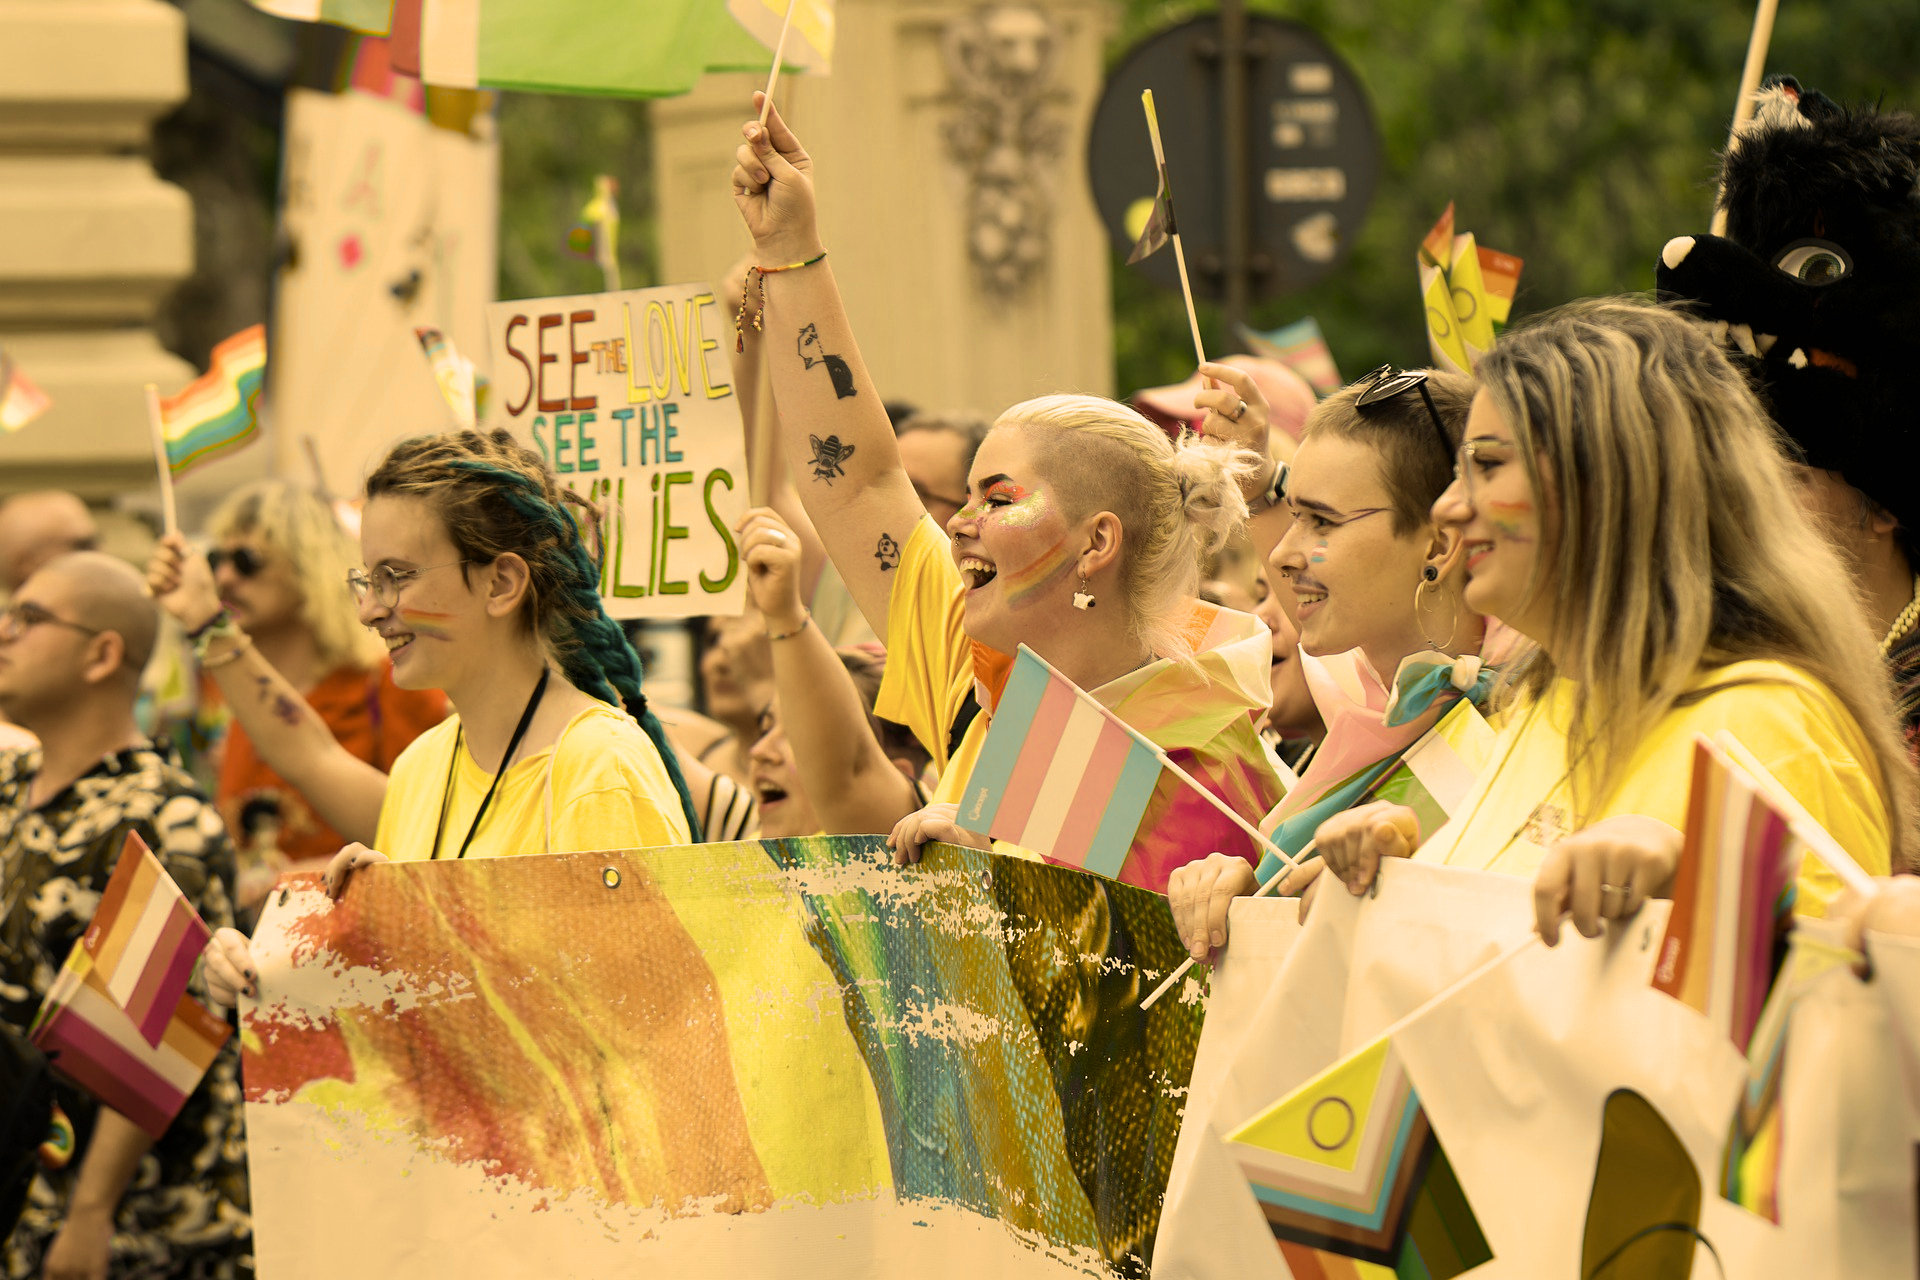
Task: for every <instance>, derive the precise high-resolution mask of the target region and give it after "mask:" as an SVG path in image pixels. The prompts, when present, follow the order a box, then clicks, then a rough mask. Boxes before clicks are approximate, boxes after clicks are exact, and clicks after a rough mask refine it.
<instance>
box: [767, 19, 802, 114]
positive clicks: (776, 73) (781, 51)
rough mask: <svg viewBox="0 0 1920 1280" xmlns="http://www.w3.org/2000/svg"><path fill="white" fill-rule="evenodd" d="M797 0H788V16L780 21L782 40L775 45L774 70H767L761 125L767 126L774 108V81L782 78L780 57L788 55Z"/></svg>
mask: <svg viewBox="0 0 1920 1280" xmlns="http://www.w3.org/2000/svg"><path fill="white" fill-rule="evenodd" d="M794 3H795V0H787V16H786V17H785V18H784V19H782V20H781V22H780V40H779V42H778V43H777V44H775V45H774V46H773V70H771V71H769V72H767V92H766V95H765V100H764V101H763V102H761V104H760V127H761V128H762V129H765V128H766V127H767V113H768V112H770V111H772V110H773V83H774V81H776V80H778V79H779V78H780V59H781V58H783V57H785V56H786V52H787V32H788V31H791V30H792V29H793V6H794Z"/></svg>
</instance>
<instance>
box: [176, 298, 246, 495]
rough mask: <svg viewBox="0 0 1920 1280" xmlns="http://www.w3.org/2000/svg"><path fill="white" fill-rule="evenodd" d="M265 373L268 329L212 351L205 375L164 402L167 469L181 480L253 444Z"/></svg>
mask: <svg viewBox="0 0 1920 1280" xmlns="http://www.w3.org/2000/svg"><path fill="white" fill-rule="evenodd" d="M266 371H267V327H266V326H265V325H263V324H256V325H250V326H249V327H247V328H245V329H242V330H241V331H240V332H238V333H236V334H234V335H233V336H232V337H231V338H228V339H227V340H226V341H224V342H222V343H220V344H219V345H218V346H216V347H215V348H214V349H213V359H212V360H211V362H209V364H208V366H207V371H206V372H205V373H203V374H201V375H200V376H199V377H198V378H195V379H194V380H193V381H192V382H189V383H188V384H187V385H186V386H185V387H184V388H183V389H182V390H181V391H180V392H179V393H178V394H177V395H172V396H162V397H160V426H161V430H162V433H163V436H164V438H165V441H166V456H167V468H168V470H170V471H171V472H172V473H173V474H174V475H176V476H178V475H183V474H185V473H186V472H187V470H188V469H189V468H191V467H193V466H194V465H195V464H197V463H200V462H204V461H206V460H207V459H209V458H212V457H216V456H218V455H219V454H222V453H225V452H227V451H228V450H230V449H237V448H239V447H240V446H241V445H243V444H246V443H247V442H248V441H249V440H251V439H253V437H254V434H255V432H257V431H258V430H259V429H260V420H259V416H258V413H257V409H258V406H259V400H260V390H261V387H262V386H263V385H264V384H265V382H266Z"/></svg>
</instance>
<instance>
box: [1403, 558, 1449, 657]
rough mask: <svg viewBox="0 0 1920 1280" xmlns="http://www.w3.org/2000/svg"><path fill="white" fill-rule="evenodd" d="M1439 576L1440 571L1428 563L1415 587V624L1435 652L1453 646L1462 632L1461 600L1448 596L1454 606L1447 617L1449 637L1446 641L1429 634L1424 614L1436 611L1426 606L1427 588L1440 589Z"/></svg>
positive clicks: (1444, 650) (1423, 638) (1421, 636)
mask: <svg viewBox="0 0 1920 1280" xmlns="http://www.w3.org/2000/svg"><path fill="white" fill-rule="evenodd" d="M1439 576H1440V575H1439V573H1438V572H1436V571H1435V569H1434V567H1433V566H1432V565H1428V566H1427V568H1426V571H1425V572H1424V573H1423V574H1421V577H1420V582H1419V584H1418V585H1416V586H1415V587H1414V589H1413V625H1414V626H1416V627H1418V628H1420V638H1421V639H1422V640H1425V641H1426V642H1427V648H1429V649H1432V650H1433V651H1434V652H1435V653H1445V652H1446V651H1447V650H1448V649H1451V648H1452V647H1453V641H1454V638H1455V637H1456V636H1457V635H1459V633H1460V601H1459V600H1458V599H1456V598H1454V597H1453V596H1448V597H1447V600H1448V602H1449V603H1450V604H1451V605H1452V607H1453V608H1452V615H1451V616H1450V617H1449V618H1448V619H1447V638H1446V640H1445V641H1439V640H1435V639H1434V638H1433V637H1432V636H1430V635H1428V634H1427V624H1426V620H1425V618H1424V617H1423V616H1422V615H1423V614H1425V613H1430V612H1434V611H1433V610H1431V609H1428V608H1427V607H1426V603H1425V596H1426V592H1427V589H1428V588H1430V587H1431V588H1433V589H1434V590H1436V591H1437V590H1439V583H1438V579H1439Z"/></svg>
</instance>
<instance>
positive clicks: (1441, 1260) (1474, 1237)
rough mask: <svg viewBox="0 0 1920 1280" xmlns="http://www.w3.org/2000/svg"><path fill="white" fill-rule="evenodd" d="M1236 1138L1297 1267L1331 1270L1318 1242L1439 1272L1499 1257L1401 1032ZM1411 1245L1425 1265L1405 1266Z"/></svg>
mask: <svg viewBox="0 0 1920 1280" xmlns="http://www.w3.org/2000/svg"><path fill="white" fill-rule="evenodd" d="M1226 1141H1227V1150H1228V1152H1229V1153H1230V1154H1231V1156H1232V1158H1233V1159H1234V1160H1235V1161H1236V1162H1237V1163H1238V1164H1239V1166H1240V1171H1241V1173H1242V1175H1244V1176H1245V1178H1246V1179H1247V1185H1248V1186H1249V1187H1250V1188H1251V1189H1252V1191H1253V1194H1254V1199H1255V1200H1256V1201H1257V1202H1258V1203H1259V1206H1260V1212H1261V1215H1262V1216H1263V1217H1265V1218H1266V1220H1267V1226H1268V1228H1269V1229H1270V1230H1271V1231H1272V1232H1273V1234H1274V1237H1275V1239H1276V1240H1277V1241H1279V1242H1280V1249H1281V1252H1282V1254H1283V1255H1284V1256H1285V1257H1286V1258H1287V1261H1288V1263H1289V1266H1290V1268H1291V1269H1293V1270H1294V1272H1295V1273H1296V1274H1300V1273H1302V1272H1303V1271H1305V1272H1306V1273H1307V1274H1316V1273H1318V1272H1319V1271H1320V1268H1319V1267H1318V1266H1317V1265H1315V1264H1314V1260H1313V1258H1312V1257H1311V1251H1312V1250H1316V1249H1323V1250H1326V1251H1327V1252H1328V1253H1332V1254H1335V1255H1338V1256H1340V1257H1345V1258H1354V1259H1358V1260H1360V1261H1363V1262H1370V1263H1373V1264H1374V1265H1376V1266H1383V1267H1393V1268H1395V1269H1396V1270H1398V1271H1399V1273H1400V1274H1401V1275H1408V1274H1417V1275H1421V1276H1428V1277H1432V1280H1446V1278H1448V1277H1452V1276H1457V1275H1461V1274H1464V1273H1465V1272H1467V1271H1470V1270H1472V1269H1473V1268H1474V1267H1477V1266H1479V1265H1481V1264H1482V1263H1485V1262H1490V1261H1492V1259H1493V1250H1492V1249H1491V1248H1490V1247H1489V1246H1488V1244H1487V1238H1486V1234H1485V1233H1484V1232H1483V1231H1482V1230H1481V1227H1480V1223H1479V1220H1478V1219H1477V1218H1476V1217H1475V1216H1474V1213H1473V1208H1472V1206H1471V1205H1470V1204H1469V1203H1468V1202H1467V1197H1466V1194H1465V1192H1463V1191H1462V1190H1461V1187H1460V1181H1459V1179H1458V1178H1457V1177H1456V1176H1455V1175H1454V1172H1453V1166H1452V1164H1451V1163H1450V1162H1449V1161H1448V1159H1447V1153H1446V1151H1445V1150H1444V1149H1443V1148H1442V1147H1441V1145H1440V1140H1439V1138H1438V1137H1437V1136H1436V1135H1435V1133H1434V1131H1433V1128H1432V1126H1431V1125H1430V1124H1429V1123H1428V1121H1427V1115H1426V1109H1425V1108H1424V1107H1423V1106H1422V1105H1421V1102H1420V1094H1419V1092H1418V1091H1417V1090H1416V1089H1415V1088H1414V1084H1413V1080H1412V1079H1411V1078H1410V1077H1409V1076H1408V1074H1407V1070H1406V1067H1405V1066H1404V1065H1403V1064H1402V1063H1401V1061H1400V1055H1399V1054H1398V1053H1397V1052H1396V1051H1395V1049H1394V1045H1393V1041H1392V1040H1391V1038H1385V1037H1383V1038H1382V1039H1379V1040H1376V1041H1374V1042H1373V1043H1372V1044H1370V1045H1368V1046H1367V1047H1366V1048H1364V1049H1362V1050H1360V1051H1359V1052H1358V1053H1355V1054H1353V1055H1352V1056H1350V1057H1348V1058H1345V1059H1343V1060H1342V1061H1340V1062H1338V1063H1335V1064H1334V1065H1333V1066H1332V1067H1330V1068H1328V1069H1327V1070H1326V1071H1325V1072H1323V1073H1321V1074H1320V1075H1319V1076H1317V1077H1315V1078H1314V1079H1312V1080H1309V1081H1308V1082H1307V1083H1306V1084H1304V1085H1301V1086H1300V1088H1299V1089H1297V1090H1295V1091H1294V1092H1293V1093H1291V1094H1288V1095H1287V1096H1286V1097H1284V1098H1282V1099H1280V1101H1278V1102H1276V1103H1274V1104H1273V1105H1272V1106H1271V1107H1268V1108H1267V1109H1266V1110H1265V1111H1263V1112H1261V1113H1260V1114H1259V1115H1257V1116H1255V1117H1254V1118H1253V1119H1251V1120H1249V1121H1248V1122H1247V1123H1246V1124H1244V1125H1242V1126H1241V1127H1240V1128H1238V1129H1236V1130H1234V1131H1233V1132H1232V1133H1230V1134H1228V1135H1227V1139H1226ZM1409 1249H1411V1250H1412V1252H1413V1253H1414V1254H1415V1257H1416V1259H1417V1261H1418V1263H1419V1264H1420V1265H1419V1268H1418V1270H1416V1271H1413V1272H1409V1271H1407V1270H1405V1269H1402V1268H1401V1267H1400V1262H1401V1259H1402V1254H1403V1253H1404V1252H1406V1251H1408V1250H1409ZM1296 1251H1297V1252H1296ZM1309 1266H1311V1267H1312V1269H1311V1270H1307V1267H1309Z"/></svg>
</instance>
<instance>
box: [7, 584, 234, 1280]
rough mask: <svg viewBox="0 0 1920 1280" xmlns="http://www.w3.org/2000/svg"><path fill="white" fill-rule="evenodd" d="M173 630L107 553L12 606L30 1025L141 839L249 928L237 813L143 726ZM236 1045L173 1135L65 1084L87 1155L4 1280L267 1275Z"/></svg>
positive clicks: (15, 889) (10, 687)
mask: <svg viewBox="0 0 1920 1280" xmlns="http://www.w3.org/2000/svg"><path fill="white" fill-rule="evenodd" d="M157 623H158V616H157V614H156V613H155V610H154V606H153V604H152V602H151V601H150V600H148V599H147V598H146V596H145V594H144V591H143V588H142V583H141V579H140V576H139V575H138V574H137V573H135V572H134V571H133V570H132V569H131V568H130V567H128V566H127V565H125V564H123V563H122V562H120V561H118V560H115V559H113V558H111V557H109V556H105V555H100V554H98V553H94V552H79V553H75V554H70V555H65V556H62V557H59V558H58V559H55V560H53V561H51V562H49V563H48V564H46V565H45V566H43V567H42V568H41V569H40V570H39V571H38V572H36V573H35V574H34V575H33V576H32V577H31V578H29V579H28V580H27V581H26V582H25V583H23V584H22V585H21V587H20V589H19V591H18V592H16V593H15V595H14V597H13V600H12V602H11V603H10V604H9V605H8V606H7V608H6V609H5V611H4V612H0V711H4V712H5V713H6V715H7V716H8V717H9V718H11V719H13V720H15V721H16V722H18V723H19V724H21V725H22V726H24V727H26V728H28V729H30V730H32V731H33V732H34V733H35V734H37V735H38V736H39V738H40V743H41V745H40V746H39V747H37V748H30V749H25V750H17V749H16V750H9V751H0V1018H4V1019H5V1020H6V1021H7V1022H8V1023H9V1024H10V1025H12V1026H14V1027H15V1028H18V1029H20V1030H23V1031H24V1030H25V1029H26V1027H27V1025H28V1024H29V1023H31V1021H32V1019H33V1015H34V1014H35V1012H36V1011H37V1010H38V1009H39V1006H40V1002H41V1000H42V999H43V998H44V997H45V995H46V993H47V990H48V988H49V987H51V986H52V985H53V980H54V978H55V976H56V975H57V974H58V973H59V971H60V966H61V965H62V963H63V962H64V961H65V959H66V956H67V952H68V951H69V950H71V949H72V947H73V946H74V945H75V944H76V943H77V942H78V941H79V940H80V937H81V935H82V934H84V933H85V932H86V929H87V926H88V924H89V923H90V922H91V920H92V918H93V913H94V910H95V908H96V907H98V905H99V902H100V894H101V891H102V890H103V889H105V887H106V884H107V880H108V878H109V877H110V876H111V874H112V872H113V867H114V864H115V862H116V861H117V860H118V858H119V856H120V850H121V845H122V843H123V842H124V841H125V839H126V836H127V833H128V832H129V831H134V832H138V833H139V834H140V836H141V838H142V839H144V840H145V841H146V842H147V844H148V846H149V847H151V848H152V849H153V851H154V853H155V854H156V855H157V856H158V857H159V858H160V861H161V862H162V863H163V864H164V865H165V866H166V868H167V871H168V873H169V874H170V875H171V876H172V877H173V879H174V881H175V882H176V883H177V884H179V886H180V888H181V891H182V892H183V893H185V894H186V896H187V898H188V899H189V900H190V901H191V902H192V903H193V906H194V908H195V909H196V910H197V911H199V913H200V915H201V917H202V918H203V919H204V920H205V921H206V922H207V924H208V925H209V926H211V927H213V928H219V927H220V926H222V925H227V924H231V923H232V920H233V906H232V900H231V897H230V893H231V888H232V883H233V873H234V862H233V846H232V844H231V842H230V841H229V840H228V837H227V833H226V829H225V828H224V826H223V825H222V824H221V821H220V817H219V814H218V813H217V812H216V811H215V810H214V808H213V806H212V805H211V804H210V803H208V801H207V798H206V797H205V796H204V795H203V794H202V793H201V792H200V791H199V790H198V789H197V788H196V787H195V785H194V783H193V781H192V779H191V778H190V777H189V776H188V775H187V773H186V772H185V771H184V770H182V769H181V768H179V767H178V766H177V765H176V764H174V763H173V762H172V761H170V760H169V759H167V758H166V757H165V756H163V755H162V754H161V753H160V752H159V751H158V750H156V749H155V747H154V746H153V744H152V743H150V742H148V741H147V740H146V738H145V737H143V736H142V735H141V733H140V731H139V729H138V727H137V726H136V724H135V722H134V718H133V703H134V698H135V695H136V692H137V684H138V679H139V673H140V670H141V668H142V667H143V666H144V665H145V662H146V659H147V657H148V655H149V654H150V653H151V651H152V648H153V641H154V634H155V631H156V628H157ZM198 981H199V980H198V979H197V978H196V980H195V982H196V987H197V984H198ZM195 994H196V995H199V994H203V993H202V992H200V991H199V990H197V989H196V991H195ZM236 1045H237V1042H235V1041H229V1042H228V1044H227V1046H226V1048H225V1049H224V1050H222V1052H221V1054H220V1056H219V1057H218V1058H217V1059H216V1060H215V1063H214V1066H213V1068H212V1070H210V1071H209V1072H208V1073H207V1076H206V1079H205V1080H203V1081H202V1082H201V1085H200V1087H199V1088H198V1089H197V1090H196V1091H195V1092H194V1093H193V1095H192V1096H191V1097H190V1098H189V1099H188V1101H187V1103H186V1106H185V1107H184V1108H183V1110H182V1111H181V1113H180V1115H179V1116H178V1117H177V1118H176V1119H175V1121H174V1123H173V1126H172V1127H171V1128H170V1129H169V1130H168V1131H167V1133H166V1135H165V1137H163V1138H162V1139H161V1140H160V1141H159V1142H157V1143H156V1142H153V1141H152V1140H151V1139H150V1138H148V1136H147V1135H146V1134H145V1133H144V1132H142V1131H141V1130H140V1129H138V1128H137V1127H135V1126H134V1125H133V1123H132V1122H131V1121H129V1120H127V1119H125V1118H124V1117H122V1116H120V1115H118V1114H117V1113H115V1112H113V1111H111V1110H109V1109H108V1108H105V1107H101V1106H99V1105H98V1104H96V1103H94V1102H93V1101H91V1100H90V1099H89V1098H87V1097H86V1095H84V1094H82V1093H81V1092H79V1091H78V1090H76V1089H74V1088H73V1087H71V1086H70V1085H67V1084H65V1083H64V1082H63V1083H62V1084H61V1085H60V1086H59V1088H58V1101H59V1104H60V1106H61V1108H62V1109H63V1110H64V1111H65V1112H66V1113H67V1115H68V1116H69V1117H70V1118H71V1120H72V1121H73V1124H74V1129H75V1132H76V1138H77V1141H76V1146H75V1154H74V1158H73V1159H72V1161H71V1162H70V1163H68V1164H67V1165H66V1166H65V1167H64V1168H63V1169H60V1170H48V1169H43V1170H42V1171H41V1172H40V1173H39V1174H38V1175H36V1177H35V1178H34V1182H33V1186H32V1188H31V1190H30V1191H29V1193H28V1200H27V1205H26V1209H25V1211H24V1213H23V1214H22V1216H21V1219H20V1223H19V1225H18V1226H17V1227H15V1229H14V1231H13V1233H12V1235H11V1236H9V1237H8V1238H7V1240H6V1242H5V1244H4V1246H0V1275H4V1276H6V1277H8V1280H15V1278H20V1280H24V1278H25V1277H29V1276H32V1277H38V1276H43V1275H44V1276H47V1277H53V1278H57V1280H65V1278H66V1277H87V1278H89V1280H92V1278H95V1277H104V1276H106V1275H108V1274H109V1273H111V1274H113V1275H129V1276H134V1275H137V1276H143V1277H144V1276H182V1277H193V1278H195V1280H225V1278H226V1277H234V1276H251V1275H252V1274H253V1262H252V1222H251V1219H250V1217H249V1214H248V1195H247V1182H246V1142H245V1134H244V1129H243V1127H242V1125H243V1119H242V1110H241V1105H240V1089H239V1083H238V1069H237V1068H238V1051H237V1047H236Z"/></svg>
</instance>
